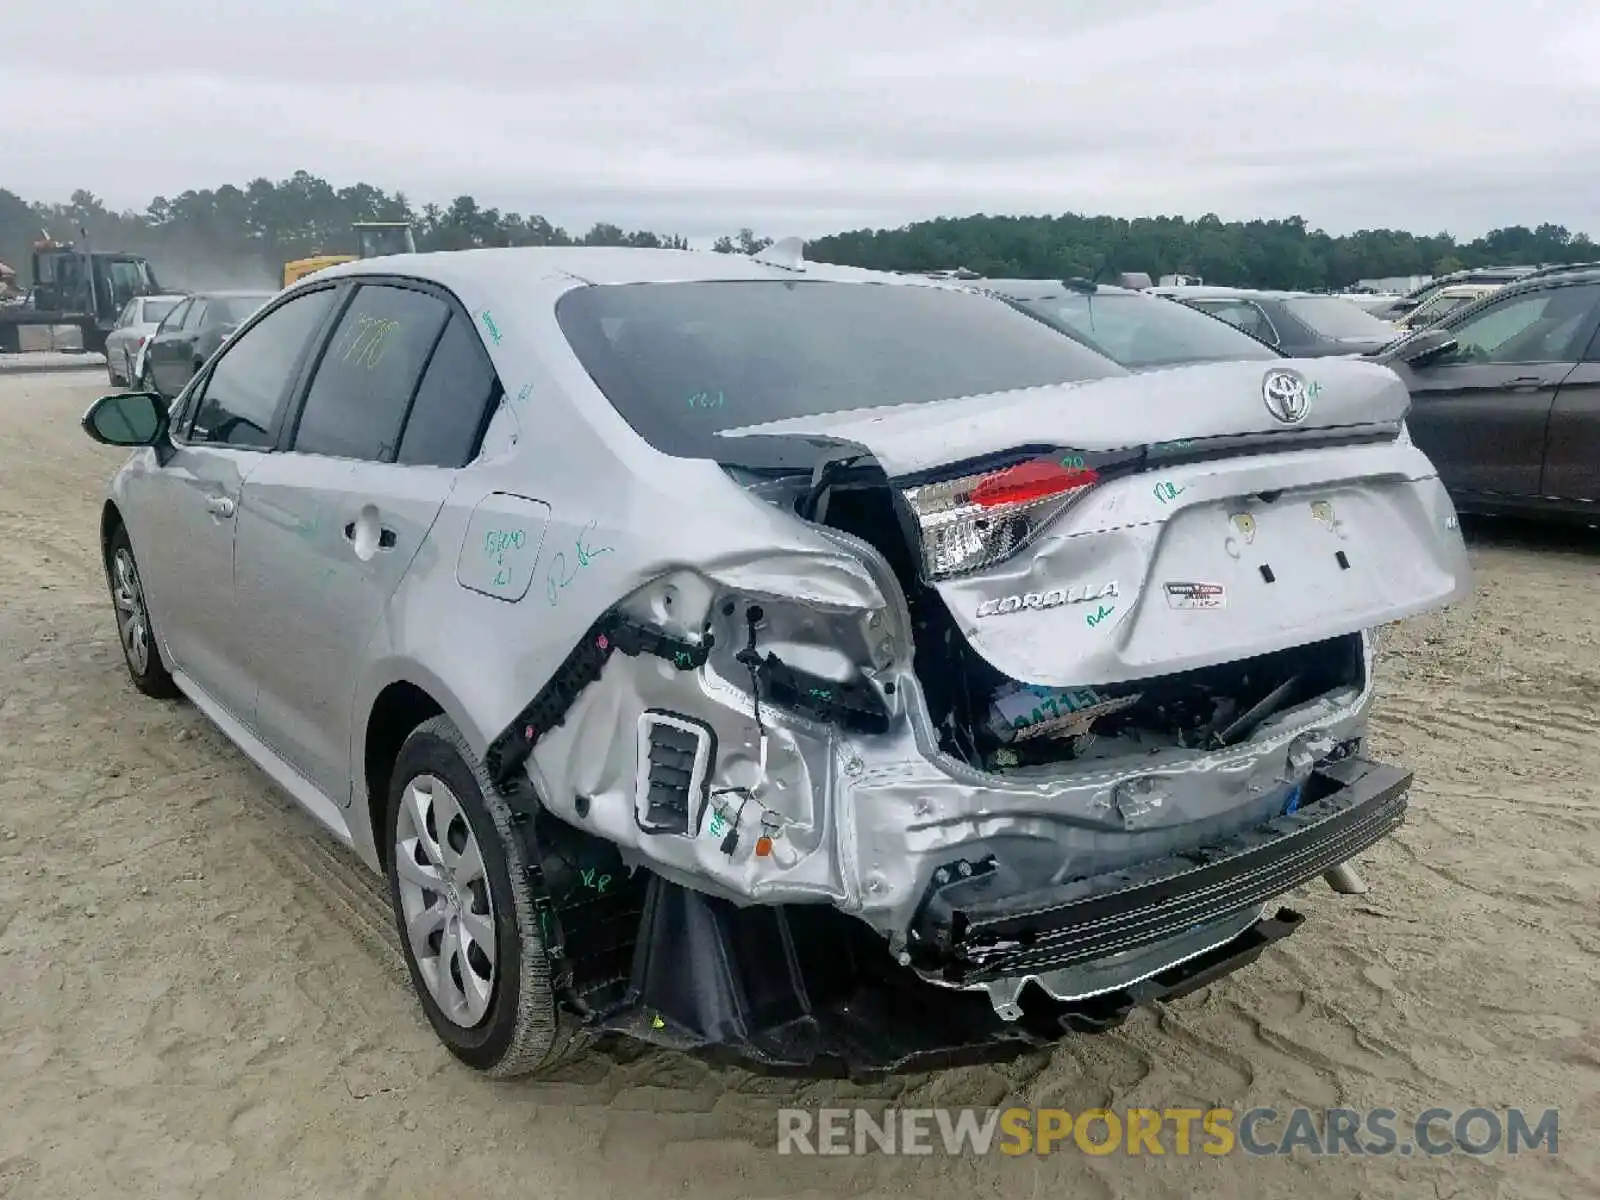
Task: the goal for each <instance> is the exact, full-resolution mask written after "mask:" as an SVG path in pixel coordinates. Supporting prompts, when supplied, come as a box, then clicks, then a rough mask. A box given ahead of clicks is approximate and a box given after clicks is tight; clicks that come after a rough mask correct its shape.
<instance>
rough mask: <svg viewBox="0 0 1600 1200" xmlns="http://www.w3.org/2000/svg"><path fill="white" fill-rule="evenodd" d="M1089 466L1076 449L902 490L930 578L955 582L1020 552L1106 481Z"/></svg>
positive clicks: (924, 568) (926, 572)
mask: <svg viewBox="0 0 1600 1200" xmlns="http://www.w3.org/2000/svg"><path fill="white" fill-rule="evenodd" d="M1068 462H1070V463H1072V465H1071V466H1068V465H1067V463H1068ZM1082 463H1083V459H1082V457H1081V456H1080V455H1077V454H1073V455H1072V456H1071V458H1070V459H1067V460H1065V461H1063V460H1060V459H1056V458H1042V457H1041V458H1031V459H1028V460H1027V461H1025V462H1020V463H1017V464H1016V465H1014V466H1010V467H1005V468H1002V469H1001V470H998V471H985V472H984V473H983V474H981V475H963V476H960V477H959V478H956V479H945V480H941V481H939V482H937V483H924V484H920V485H918V486H916V487H909V488H906V489H905V491H904V492H903V493H902V494H903V495H904V496H905V499H906V502H907V503H908V504H909V505H910V506H911V511H912V513H913V514H915V516H916V519H917V524H918V526H919V527H920V530H921V534H922V548H921V549H922V575H923V578H924V579H927V580H929V581H935V580H940V579H949V578H951V577H952V576H956V575H961V574H964V573H966V572H968V571H976V570H978V569H980V568H982V567H986V566H988V565H989V564H990V563H995V562H999V561H1001V560H1002V559H1005V558H1009V557H1010V556H1011V555H1012V554H1014V553H1016V552H1017V551H1018V550H1019V549H1021V548H1022V547H1023V546H1025V545H1027V544H1028V542H1029V541H1031V540H1032V538H1033V537H1034V535H1035V534H1037V533H1038V532H1039V531H1040V530H1041V529H1043V528H1044V527H1045V526H1046V525H1048V524H1049V523H1050V522H1051V521H1052V520H1054V519H1055V517H1056V516H1058V515H1059V514H1060V513H1061V512H1062V511H1063V510H1064V509H1065V508H1066V507H1067V505H1069V504H1071V503H1072V502H1073V501H1074V500H1075V499H1076V498H1077V497H1079V496H1081V495H1082V494H1083V493H1085V492H1087V491H1088V490H1089V489H1091V488H1092V487H1094V486H1095V484H1097V483H1099V482H1100V472H1099V470H1097V469H1096V468H1094V467H1088V466H1084V465H1082Z"/></svg>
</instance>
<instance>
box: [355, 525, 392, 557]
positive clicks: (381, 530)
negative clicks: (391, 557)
mask: <svg viewBox="0 0 1600 1200" xmlns="http://www.w3.org/2000/svg"><path fill="white" fill-rule="evenodd" d="M344 536H345V540H346V541H348V542H354V541H355V540H356V523H355V522H354V521H346V522H345V526H344ZM397 540H398V536H397V535H396V533H395V531H394V530H392V529H390V528H389V527H388V526H387V525H380V526H379V527H378V549H379V550H393V549H394V544H395V542H396V541H397Z"/></svg>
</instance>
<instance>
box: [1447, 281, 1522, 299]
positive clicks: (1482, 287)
mask: <svg viewBox="0 0 1600 1200" xmlns="http://www.w3.org/2000/svg"><path fill="white" fill-rule="evenodd" d="M1504 286H1506V285H1505V284H1501V283H1452V284H1450V285H1449V286H1448V287H1442V288H1440V289H1439V290H1438V291H1437V292H1435V293H1434V295H1435V296H1476V295H1478V294H1479V293H1480V292H1493V291H1498V290H1499V289H1500V288H1502V287H1504Z"/></svg>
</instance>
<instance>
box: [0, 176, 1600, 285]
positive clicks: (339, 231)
mask: <svg viewBox="0 0 1600 1200" xmlns="http://www.w3.org/2000/svg"><path fill="white" fill-rule="evenodd" d="M400 220H403V221H409V222H410V223H411V224H412V226H413V228H414V230H415V236H416V240H417V247H418V249H421V250H461V249H467V248H469V247H476V246H570V245H585V246H648V247H664V248H668V249H687V248H688V241H687V240H686V239H685V238H683V237H682V236H680V235H677V234H672V233H667V234H661V233H655V232H652V231H650V230H643V229H640V230H625V229H623V228H621V227H620V226H617V225H613V224H608V223H604V222H602V223H599V224H596V225H594V226H593V227H592V228H590V229H589V230H588V231H587V232H584V233H581V234H576V233H572V232H569V231H568V230H566V229H563V228H562V227H560V226H558V225H554V224H552V223H551V222H550V221H548V220H546V219H545V218H544V217H542V216H537V215H523V214H521V213H516V212H502V211H500V210H499V209H497V208H482V207H480V206H479V205H478V202H477V201H476V200H475V199H473V197H471V196H465V195H464V196H458V197H456V198H455V199H454V200H452V201H451V202H450V203H449V204H447V205H439V204H422V205H416V204H414V203H413V202H412V201H411V199H410V198H409V197H407V196H406V195H405V194H404V193H403V192H398V191H397V192H386V191H384V190H383V189H381V188H377V187H373V186H372V185H371V184H365V183H357V184H352V185H350V186H348V187H340V188H336V187H334V186H333V185H332V184H331V183H329V182H328V181H327V180H325V179H322V178H319V177H318V176H315V175H312V174H310V173H309V172H306V171H296V172H295V173H294V175H292V176H291V177H290V178H288V179H283V180H278V181H276V182H274V181H272V180H269V179H264V178H263V179H255V180H252V181H251V182H249V183H247V184H246V185H244V186H243V187H238V186H235V185H233V184H226V185H223V186H222V187H219V188H215V189H211V188H206V189H202V190H199V191H194V190H190V191H185V192H183V193H182V194H180V195H177V196H174V197H170V198H169V197H166V196H157V197H155V199H153V200H151V202H150V203H149V205H148V206H147V207H146V208H145V210H144V211H143V212H134V211H122V212H117V211H113V210H111V209H109V208H107V207H106V205H105V204H104V202H103V201H101V199H100V198H99V197H97V196H95V195H94V194H93V193H92V192H89V191H82V190H80V191H76V192H74V193H73V194H72V196H71V198H70V200H69V201H68V202H67V203H65V204H60V203H57V204H42V203H36V202H35V203H30V202H28V201H26V200H24V199H22V198H21V197H20V196H17V195H15V194H14V193H12V192H9V191H6V190H5V189H0V261H4V262H8V263H10V265H11V266H12V267H14V268H15V269H16V270H17V272H18V274H19V275H20V276H24V277H25V276H26V274H27V262H28V253H29V247H30V246H31V244H32V243H33V241H34V240H35V239H36V238H38V236H39V234H40V232H41V231H44V232H48V233H49V234H50V235H51V236H52V237H55V238H57V239H58V240H76V241H80V242H81V241H82V239H83V238H84V237H85V236H87V239H88V242H89V245H90V248H93V249H102V250H120V251H126V252H130V253H135V254H143V255H145V256H147V257H148V258H149V259H150V260H151V262H152V263H154V264H155V266H156V272H157V274H158V276H159V277H161V278H162V280H163V281H164V282H166V283H169V284H173V285H177V286H190V287H199V286H214V285H217V284H220V283H223V282H239V283H244V282H247V281H254V282H261V283H265V282H267V281H275V280H277V279H278V278H279V277H280V274H279V273H280V271H281V269H282V264H283V263H284V262H286V261H289V260H291V259H295V258H302V257H305V256H307V255H312V254H340V253H353V252H354V245H353V234H352V232H351V225H352V224H353V223H354V222H357V221H400ZM770 243H771V239H770V238H766V237H758V236H757V235H756V234H755V233H754V231H752V230H750V229H741V230H740V231H738V233H737V234H733V235H729V236H724V237H721V238H718V239H717V241H716V242H715V244H714V246H713V249H716V250H719V251H722V252H724V253H745V254H749V253H754V252H756V251H759V250H760V249H762V248H763V247H765V246H767V245H769V244H770ZM806 255H807V257H809V258H812V259H814V260H817V261H823V262H835V263H841V264H846V265H851V266H861V267H871V268H875V269H879V270H890V271H934V270H956V269H966V270H970V271H974V272H976V273H978V274H980V275H987V276H996V277H1005V276H1013V277H1017V276H1020V277H1032V278H1066V277H1068V276H1073V275H1080V276H1090V277H1094V276H1099V277H1101V278H1106V277H1108V276H1114V274H1115V273H1117V272H1122V271H1142V272H1145V273H1148V274H1149V275H1151V276H1152V277H1158V276H1160V275H1163V274H1172V273H1182V274H1187V275H1199V276H1201V277H1203V278H1204V279H1205V280H1206V282H1207V283H1215V284H1250V285H1254V286H1259V287H1274V288H1306V289H1322V288H1328V289H1334V288H1342V287H1347V286H1349V285H1351V284H1354V283H1355V282H1356V281H1357V280H1358V279H1372V278H1382V277H1386V276H1405V275H1438V274H1444V273H1445V272H1448V271H1454V270H1459V269H1461V268H1464V267H1477V266H1498V265H1509V264H1514V263H1556V262H1588V261H1593V260H1596V259H1600V253H1596V247H1595V244H1594V242H1593V241H1591V240H1590V238H1589V236H1588V235H1587V234H1585V233H1573V232H1571V231H1570V230H1568V229H1567V228H1566V227H1565V226H1562V225H1556V224H1549V223H1546V224H1541V225H1538V226H1536V227H1534V228H1531V229H1530V228H1528V227H1527V226H1524V225H1513V226H1509V227H1506V228H1503V229H1495V230H1492V231H1491V232H1489V233H1486V234H1484V235H1483V236H1482V237H1479V238H1475V239H1473V240H1472V241H1468V242H1462V241H1457V240H1456V239H1455V238H1454V237H1452V236H1451V235H1450V234H1448V233H1437V234H1433V235H1431V236H1427V235H1417V234H1413V233H1407V232H1405V231H1402V230H1393V229H1369V230H1361V231H1359V232H1356V233H1351V234H1345V235H1341V236H1334V235H1331V234H1328V233H1325V232H1323V231H1322V230H1319V229H1312V228H1310V227H1309V226H1308V225H1307V223H1306V221H1305V220H1304V218H1301V217H1298V216H1292V217H1287V218H1283V219H1277V220H1252V221H1224V220H1222V219H1221V218H1220V217H1218V216H1216V215H1215V214H1207V215H1206V216H1203V217H1200V218H1198V219H1196V220H1188V219H1185V218H1183V217H1136V218H1132V219H1128V218H1122V217H1109V216H1084V215H1079V214H1077V213H1070V212H1069V213H1063V214H1062V215H1060V216H1024V217H1006V216H987V215H982V214H979V215H975V216H967V217H942V218H939V219H937V220H931V221H919V222H915V223H913V224H910V225H906V226H903V227H901V228H898V229H859V230H854V231H850V232H844V233H836V234H832V235H830V236H827V237H822V238H818V239H816V240H814V241H811V242H809V243H808V244H807V246H806Z"/></svg>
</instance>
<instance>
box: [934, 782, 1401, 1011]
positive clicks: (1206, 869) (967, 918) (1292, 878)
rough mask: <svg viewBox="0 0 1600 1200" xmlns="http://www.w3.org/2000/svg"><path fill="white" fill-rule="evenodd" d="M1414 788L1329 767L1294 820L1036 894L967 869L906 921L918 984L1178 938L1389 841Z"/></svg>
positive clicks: (1058, 966) (1075, 960) (957, 981)
mask: <svg viewBox="0 0 1600 1200" xmlns="http://www.w3.org/2000/svg"><path fill="white" fill-rule="evenodd" d="M1411 781H1412V775H1411V773H1410V772H1408V771H1403V770H1400V769H1399V768H1396V767H1389V766H1384V765H1382V764H1379V763H1374V762H1371V761H1368V760H1366V759H1362V758H1349V759H1345V760H1343V761H1341V762H1336V763H1331V764H1328V765H1326V766H1323V767H1320V768H1318V769H1317V770H1316V771H1315V772H1313V774H1312V775H1311V777H1310V779H1308V780H1307V782H1306V784H1305V786H1304V788H1303V789H1302V792H1301V797H1300V803H1299V806H1298V808H1296V809H1295V811H1293V812H1291V813H1286V814H1284V815H1281V816H1278V817H1274V818H1273V819H1272V820H1270V821H1267V822H1265V823H1264V824H1262V825H1259V826H1257V827H1255V828H1253V829H1250V830H1247V831H1245V832H1244V833H1242V834H1239V835H1237V836H1235V837H1233V838H1229V839H1227V840H1226V841H1222V842H1218V843H1216V844H1214V845H1209V846H1204V847H1200V848H1197V849H1195V850H1192V851H1189V852H1186V853H1183V854H1176V855H1172V856H1169V857H1166V858H1161V859H1156V860H1152V861H1150V862H1145V863H1140V864H1138V865H1136V866H1134V867H1130V868H1128V869H1126V870H1123V871H1117V872H1113V873H1110V874H1106V875H1098V876H1094V877H1091V878H1087V879H1080V880H1074V881H1072V882H1069V883H1065V884H1062V885H1059V886H1056V887H1051V888H1045V889H1041V890H1038V891H1032V892H1026V893H1021V894H1011V895H1004V896H999V895H994V894H992V893H993V892H994V890H995V885H996V883H997V880H998V876H997V875H995V874H993V873H990V872H988V871H985V870H984V869H983V868H984V864H981V863H980V864H973V865H972V873H971V874H970V875H967V876H964V877H957V878H956V879H955V880H954V881H953V882H951V883H947V884H944V885H942V886H939V885H935V886H933V887H930V889H929V891H928V893H927V895H926V896H925V898H924V900H923V903H922V905H921V907H920V908H919V911H918V914H917V916H916V918H915V920H914V921H913V923H912V928H911V942H910V946H909V949H910V951H911V956H912V963H913V965H914V966H915V967H916V968H917V970H918V971H919V972H920V973H922V974H923V975H924V976H925V977H928V978H930V979H935V980H938V981H941V982H943V983H946V984H952V985H955V986H958V987H970V986H977V985H982V984H987V983H992V982H995V981H998V980H1015V979H1018V978H1019V977H1024V976H1043V975H1045V974H1046V973H1048V972H1053V971H1062V970H1066V969H1069V968H1073V967H1076V966H1078V965H1080V964H1084V963H1088V962H1091V961H1095V960H1102V959H1105V958H1107V957H1109V956H1112V955H1121V954H1127V953H1129V952H1131V951H1138V950H1140V949H1143V948H1150V949H1151V950H1152V951H1154V950H1155V947H1156V945H1157V944H1158V943H1161V942H1167V941H1172V942H1181V941H1182V940H1183V937H1184V935H1185V934H1187V933H1189V932H1190V931H1192V930H1196V929H1198V928H1200V927H1204V926H1209V925H1214V924H1219V923H1222V922H1225V921H1227V920H1228V919H1229V918H1230V917H1238V916H1240V915H1242V914H1244V913H1245V912H1246V910H1250V909H1259V908H1260V906H1262V905H1263V904H1265V903H1266V902H1268V901H1269V900H1272V899H1274V898H1276V897H1278V896H1282V895H1283V894H1284V893H1286V892H1288V891H1291V890H1292V889H1294V888H1296V887H1298V886H1299V885H1300V884H1302V883H1305V882H1307V881H1308V880H1311V879H1315V878H1316V877H1317V876H1319V875H1321V874H1323V873H1324V872H1325V871H1327V870H1329V869H1330V868H1332V867H1335V866H1338V865H1339V864H1340V863H1343V862H1345V861H1347V860H1348V859H1350V858H1352V857H1354V856H1355V855H1357V854H1359V853H1360V852H1361V851H1363V850H1365V849H1367V847H1369V846H1371V845H1373V844H1374V843H1375V842H1378V841H1379V840H1381V839H1382V838H1384V837H1386V836H1387V835H1388V834H1390V833H1392V832H1393V831H1394V830H1395V829H1397V828H1398V827H1399V826H1400V825H1401V824H1402V823H1403V822H1404V820H1405V812H1406V793H1407V790H1408V789H1409V788H1410V786H1411ZM1130 957H1139V958H1141V959H1142V958H1144V957H1145V956H1144V955H1138V956H1133V955H1130ZM1041 982H1043V980H1041Z"/></svg>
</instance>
